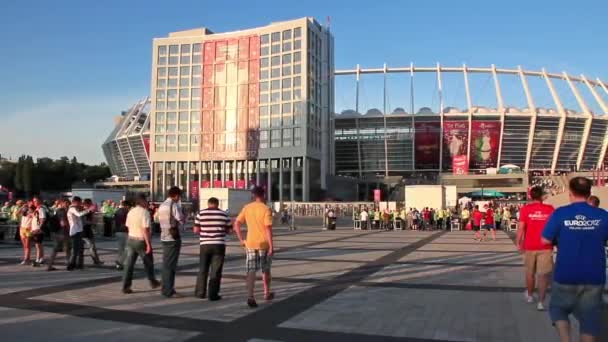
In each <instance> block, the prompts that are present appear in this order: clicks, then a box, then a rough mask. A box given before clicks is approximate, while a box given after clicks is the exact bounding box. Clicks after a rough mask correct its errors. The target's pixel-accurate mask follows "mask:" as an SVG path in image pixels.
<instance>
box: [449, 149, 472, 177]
mask: <svg viewBox="0 0 608 342" xmlns="http://www.w3.org/2000/svg"><path fill="white" fill-rule="evenodd" d="M452 173H453V174H454V175H468V174H469V163H468V160H467V156H466V154H464V155H457V156H454V157H453V158H452Z"/></svg>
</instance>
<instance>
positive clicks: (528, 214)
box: [516, 186, 555, 310]
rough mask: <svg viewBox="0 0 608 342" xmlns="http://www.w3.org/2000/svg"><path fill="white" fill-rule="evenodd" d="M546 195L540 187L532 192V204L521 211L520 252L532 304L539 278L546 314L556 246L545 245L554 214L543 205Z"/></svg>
mask: <svg viewBox="0 0 608 342" xmlns="http://www.w3.org/2000/svg"><path fill="white" fill-rule="evenodd" d="M543 196H544V191H543V189H542V188H541V187H540V186H535V187H533V188H532V189H530V198H531V199H532V202H531V203H529V204H527V205H525V206H523V207H522V208H521V216H520V217H521V220H520V221H519V228H518V230H517V239H516V241H517V248H518V249H519V250H520V251H521V252H522V254H523V257H524V267H525V269H526V293H525V298H526V301H527V302H528V303H533V302H534V296H533V293H534V287H535V283H536V277H538V304H537V309H538V310H544V309H545V307H544V301H545V294H546V292H547V288H548V287H549V280H550V279H549V275H550V274H551V272H552V271H553V246H552V245H550V244H544V243H543V242H542V241H541V234H542V232H543V229H544V228H545V225H546V223H547V220H549V217H550V216H551V214H553V211H554V210H555V209H553V206H551V205H548V204H544V203H543Z"/></svg>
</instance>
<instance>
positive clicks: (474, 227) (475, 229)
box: [472, 225, 480, 232]
mask: <svg viewBox="0 0 608 342" xmlns="http://www.w3.org/2000/svg"><path fill="white" fill-rule="evenodd" d="M472 227H473V231H476V232H478V231H479V230H480V227H479V226H478V225H472Z"/></svg>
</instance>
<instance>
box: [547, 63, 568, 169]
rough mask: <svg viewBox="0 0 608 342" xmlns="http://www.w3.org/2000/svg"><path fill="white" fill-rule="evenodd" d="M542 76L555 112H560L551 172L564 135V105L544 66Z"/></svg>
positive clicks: (555, 163)
mask: <svg viewBox="0 0 608 342" xmlns="http://www.w3.org/2000/svg"><path fill="white" fill-rule="evenodd" d="M542 74H543V77H544V78H545V81H546V82H547V87H548V88H549V92H550V93H551V97H553V101H554V102H555V107H556V108H557V112H558V113H559V114H560V120H559V127H558V130H557V139H556V141H555V150H553V161H552V163H551V174H554V173H555V167H556V165H557V158H558V157H559V149H560V147H561V146H560V145H561V144H562V140H563V137H564V127H565V126H566V111H565V110H564V106H563V105H562V101H561V100H560V98H559V95H557V91H555V88H554V87H553V82H552V81H551V79H550V78H549V76H548V75H547V71H546V70H545V68H543V70H542Z"/></svg>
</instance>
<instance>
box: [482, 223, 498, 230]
mask: <svg viewBox="0 0 608 342" xmlns="http://www.w3.org/2000/svg"><path fill="white" fill-rule="evenodd" d="M483 229H485V230H490V229H496V226H494V225H493V224H485V225H484V226H483Z"/></svg>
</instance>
